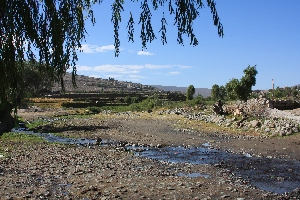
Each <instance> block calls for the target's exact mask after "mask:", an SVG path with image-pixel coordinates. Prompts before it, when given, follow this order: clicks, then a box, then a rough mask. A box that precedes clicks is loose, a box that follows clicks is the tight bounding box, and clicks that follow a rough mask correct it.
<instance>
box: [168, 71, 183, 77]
mask: <svg viewBox="0 0 300 200" xmlns="http://www.w3.org/2000/svg"><path fill="white" fill-rule="evenodd" d="M178 74H180V72H168V73H167V76H174V75H178Z"/></svg>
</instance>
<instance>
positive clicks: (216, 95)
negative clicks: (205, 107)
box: [210, 84, 221, 100]
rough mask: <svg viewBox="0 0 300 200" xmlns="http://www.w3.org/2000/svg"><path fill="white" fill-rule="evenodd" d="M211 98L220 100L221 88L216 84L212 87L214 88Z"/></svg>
mask: <svg viewBox="0 0 300 200" xmlns="http://www.w3.org/2000/svg"><path fill="white" fill-rule="evenodd" d="M210 96H211V98H212V99H213V100H217V99H220V96H221V95H220V87H219V85H217V84H214V85H213V86H212V88H211V95H210Z"/></svg>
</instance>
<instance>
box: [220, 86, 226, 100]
mask: <svg viewBox="0 0 300 200" xmlns="http://www.w3.org/2000/svg"><path fill="white" fill-rule="evenodd" d="M219 95H220V99H225V97H226V89H225V87H224V86H223V85H221V86H220V88H219Z"/></svg>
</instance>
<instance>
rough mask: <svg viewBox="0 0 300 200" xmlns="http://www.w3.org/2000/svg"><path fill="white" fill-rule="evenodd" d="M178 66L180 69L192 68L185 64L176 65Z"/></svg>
mask: <svg viewBox="0 0 300 200" xmlns="http://www.w3.org/2000/svg"><path fill="white" fill-rule="evenodd" d="M178 67H180V68H181V69H189V68H192V67H191V66H187V65H178Z"/></svg>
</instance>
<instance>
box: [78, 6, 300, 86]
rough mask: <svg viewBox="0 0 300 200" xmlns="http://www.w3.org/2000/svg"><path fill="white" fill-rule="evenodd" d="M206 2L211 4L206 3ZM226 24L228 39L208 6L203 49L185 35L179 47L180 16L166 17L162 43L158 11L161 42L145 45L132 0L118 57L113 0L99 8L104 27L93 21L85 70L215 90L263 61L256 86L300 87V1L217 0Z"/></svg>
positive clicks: (200, 32)
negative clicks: (130, 25) (130, 30)
mask: <svg viewBox="0 0 300 200" xmlns="http://www.w3.org/2000/svg"><path fill="white" fill-rule="evenodd" d="M203 2H206V1H205V0H204V1H203ZM215 2H216V3H217V10H218V14H219V16H220V18H221V22H222V24H223V26H224V34H225V35H224V37H223V38H220V37H219V36H218V34H217V28H216V27H215V26H214V25H213V21H212V16H211V14H210V10H209V8H208V7H207V6H206V7H205V8H204V9H202V10H200V15H201V16H200V18H199V19H197V21H196V22H195V23H194V30H195V34H196V36H197V39H198V40H199V45H198V46H196V47H193V46H190V45H189V39H188V38H184V39H185V40H184V43H185V45H184V46H181V45H179V44H177V41H176V38H177V32H176V31H177V30H176V27H174V26H173V23H174V22H173V18H174V16H169V15H168V14H166V15H165V16H166V18H167V23H168V27H167V41H168V43H167V44H166V45H163V44H162V43H161V41H160V34H159V32H158V31H159V28H160V27H159V26H160V18H161V16H162V12H163V11H165V13H168V8H167V7H165V8H160V9H159V10H158V11H154V12H153V18H152V24H153V28H154V31H155V34H156V37H157V40H156V41H154V42H152V43H149V44H148V45H147V49H145V50H144V51H141V50H142V45H141V40H140V38H139V32H140V26H139V24H138V20H139V18H138V17H139V11H140V9H139V5H140V3H136V2H135V3H133V2H131V1H125V11H124V13H123V15H122V23H121V26H120V40H121V53H120V55H119V57H115V54H114V47H113V44H114V37H113V24H112V23H111V21H110V19H111V6H110V3H111V1H103V3H102V4H101V5H95V6H94V14H95V17H96V24H95V25H94V26H92V24H91V23H90V22H89V21H87V22H86V28H87V32H88V35H87V36H86V40H85V41H83V42H82V44H83V48H82V50H83V52H80V53H78V58H79V60H78V62H77V70H78V71H77V74H80V75H86V76H93V77H100V78H108V77H111V78H115V79H117V80H120V81H131V82H135V83H142V84H144V85H164V86H180V87H187V86H189V85H194V86H195V87H196V88H211V87H212V85H213V84H218V85H225V84H226V83H227V82H228V81H230V80H231V79H232V78H238V79H240V78H241V77H242V76H243V70H244V69H245V68H246V67H248V65H250V66H254V65H256V67H257V71H258V74H257V76H256V85H255V86H254V87H253V89H269V88H271V87H272V79H274V82H275V87H277V86H280V87H284V86H294V85H297V84H300V12H299V9H300V1H299V0H251V1H250V0H243V1H237V0H226V1H224V0H215ZM129 11H133V14H134V17H135V37H134V40H135V42H134V43H132V42H128V39H127V30H126V26H127V21H128V19H129Z"/></svg>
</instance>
